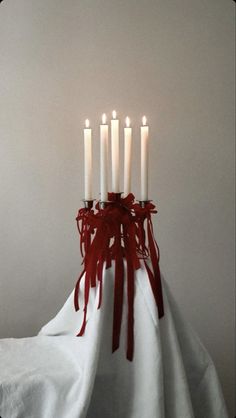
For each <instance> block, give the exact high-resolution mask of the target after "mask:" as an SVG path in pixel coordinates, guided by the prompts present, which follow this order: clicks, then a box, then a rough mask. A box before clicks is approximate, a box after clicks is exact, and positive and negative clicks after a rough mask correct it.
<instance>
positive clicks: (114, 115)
mask: <svg viewBox="0 0 236 418" xmlns="http://www.w3.org/2000/svg"><path fill="white" fill-rule="evenodd" d="M116 116H117V113H116V111H115V110H113V112H112V118H113V119H116Z"/></svg>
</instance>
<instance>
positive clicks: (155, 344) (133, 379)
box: [0, 269, 228, 418]
mask: <svg viewBox="0 0 236 418" xmlns="http://www.w3.org/2000/svg"><path fill="white" fill-rule="evenodd" d="M104 276H105V277H104V292H103V303H102V307H101V309H100V310H97V302H98V301H97V299H98V294H97V292H96V290H95V289H93V290H92V292H91V295H90V302H89V310H88V323H87V328H86V332H85V335H84V336H83V337H76V336H75V335H76V333H77V332H78V331H79V329H80V326H81V323H82V316H83V311H82V309H81V311H78V312H75V311H74V306H73V292H72V294H71V295H70V296H69V298H68V299H67V301H66V303H65V305H64V306H63V308H62V309H61V310H60V312H59V313H58V314H57V316H56V317H55V318H54V319H53V320H52V321H50V322H49V323H48V324H47V325H45V326H44V327H43V328H42V330H41V331H40V333H39V335H38V336H36V337H33V338H23V339H3V340H0V416H1V418H85V417H87V418H194V417H195V418H227V417H228V415H227V412H226V409H225V403H224V399H223V396H222V391H221V387H220V384H219V381H218V378H217V374H216V370H215V367H214V364H213V363H212V360H211V358H210V356H209V354H208V353H207V351H206V349H205V348H204V346H203V345H202V343H201V342H200V341H199V338H198V337H197V336H196V334H195V333H194V332H193V330H192V329H191V327H190V325H189V324H188V323H187V322H186V321H185V320H184V319H183V318H182V316H181V314H180V312H179V310H178V307H177V306H176V303H175V301H174V299H173V297H172V295H171V293H170V291H169V289H168V286H167V284H166V282H165V280H164V279H162V280H163V293H164V308H165V316H164V317H163V318H162V319H161V320H158V316H157V309H156V305H155V302H154V300H153V295H152V292H151V289H150V285H149V283H148V279H147V276H146V273H145V270H144V269H141V270H138V271H137V274H136V289H135V327H134V333H135V351H134V360H133V362H129V361H128V360H127V359H126V354H125V351H126V308H125V307H126V303H125V307H124V314H123V324H122V332H121V344H120V348H119V350H117V351H116V352H115V353H114V354H111V342H112V319H113V318H112V315H113V270H112V269H109V270H106V271H104ZM82 288H83V286H82ZM82 303H83V302H82V299H81V304H82Z"/></svg>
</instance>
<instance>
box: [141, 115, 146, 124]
mask: <svg viewBox="0 0 236 418" xmlns="http://www.w3.org/2000/svg"><path fill="white" fill-rule="evenodd" d="M142 122H143V126H145V125H146V124H147V118H146V116H143V118H142Z"/></svg>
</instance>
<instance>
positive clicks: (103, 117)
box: [102, 113, 107, 125]
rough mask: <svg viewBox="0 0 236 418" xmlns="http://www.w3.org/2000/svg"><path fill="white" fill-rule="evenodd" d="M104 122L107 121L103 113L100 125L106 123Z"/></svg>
mask: <svg viewBox="0 0 236 418" xmlns="http://www.w3.org/2000/svg"><path fill="white" fill-rule="evenodd" d="M106 121H107V116H106V114H105V113H103V115H102V123H103V125H104V124H105V123H106Z"/></svg>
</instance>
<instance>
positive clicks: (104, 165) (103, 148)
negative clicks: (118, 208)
mask: <svg viewBox="0 0 236 418" xmlns="http://www.w3.org/2000/svg"><path fill="white" fill-rule="evenodd" d="M106 121H107V118H106V115H105V113H104V114H103V115H102V125H100V190H101V202H106V201H107V193H108V125H107V123H106Z"/></svg>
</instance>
